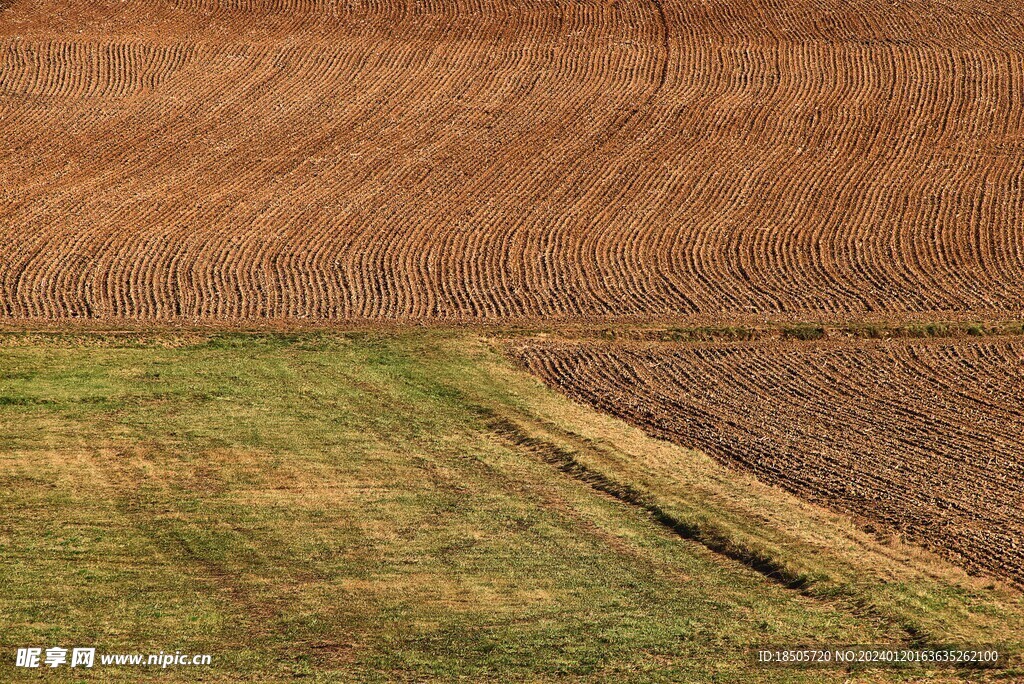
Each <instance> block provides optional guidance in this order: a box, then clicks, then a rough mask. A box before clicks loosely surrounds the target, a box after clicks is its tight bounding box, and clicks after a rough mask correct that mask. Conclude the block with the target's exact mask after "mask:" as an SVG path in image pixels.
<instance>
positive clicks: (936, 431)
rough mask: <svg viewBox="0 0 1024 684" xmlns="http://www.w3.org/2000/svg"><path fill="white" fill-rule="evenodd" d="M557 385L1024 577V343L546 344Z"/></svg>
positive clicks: (948, 550)
mask: <svg viewBox="0 0 1024 684" xmlns="http://www.w3.org/2000/svg"><path fill="white" fill-rule="evenodd" d="M515 355H516V356H517V357H518V358H519V359H520V361H521V362H522V363H523V364H524V365H525V366H526V367H528V368H529V369H530V370H532V371H534V372H536V373H538V374H539V375H540V376H541V377H543V378H544V379H545V380H546V381H547V382H548V383H550V384H552V385H554V386H555V387H558V388H559V389H561V390H562V391H564V392H566V393H567V394H569V395H571V396H573V397H575V398H578V399H581V400H583V401H585V402H588V403H590V404H592V405H594V406H596V407H598V408H600V409H602V410H604V411H608V412H610V413H613V414H615V415H618V416H620V417H622V418H624V419H626V420H627V421H629V422H631V423H634V424H635V425H638V426H640V427H642V428H643V429H644V430H646V431H648V432H649V433H651V434H653V435H656V436H659V437H663V438H666V439H669V440H672V441H675V442H679V443H681V444H684V445H687V446H692V447H699V448H701V449H703V450H705V451H706V452H708V453H709V454H711V455H713V456H715V457H716V458H718V459H720V460H721V461H724V462H726V463H728V464H731V465H734V466H736V467H739V468H744V469H749V470H751V471H753V472H754V473H755V474H756V475H757V476H758V477H759V478H761V479H764V480H767V481H769V482H774V483H777V484H779V485H781V486H783V487H785V488H786V489H789V490H791V491H793V492H796V493H798V494H799V495H801V496H803V497H806V498H808V499H810V500H812V501H815V502H819V503H822V504H825V505H826V506H831V507H833V508H836V509H838V510H840V511H843V512H849V513H853V514H855V515H859V516H863V517H864V518H866V519H868V520H870V521H874V522H876V523H880V524H881V526H882V528H883V529H887V530H892V531H897V532H899V533H902V534H903V535H904V536H906V537H907V538H910V539H912V540H915V541H918V542H921V543H923V544H924V545H925V546H928V547H930V548H932V549H934V550H937V551H939V552H940V553H943V554H944V555H946V556H947V557H950V558H952V559H953V560H955V561H957V562H959V563H961V564H963V565H964V566H966V567H968V568H969V569H973V570H976V571H984V572H989V573H994V574H997V575H1001V576H1003V577H1005V578H1009V579H1011V580H1013V581H1015V582H1017V583H1024V517H1022V516H1021V510H1022V507H1024V458H1022V456H1024V342H1021V341H1020V340H1019V339H1018V340H1012V341H1006V340H1000V341H989V340H985V341H962V340H961V341H949V340H932V341H915V342H907V341H886V342H867V341H858V342H848V341H842V342H821V343H773V344H741V345H732V346H729V345H718V346H715V347H711V346H701V345H671V344H661V345H657V344H655V345H639V344H633V345H628V344H600V343H589V344H580V343H542V344H539V345H533V346H524V347H521V348H519V349H517V350H516V351H515Z"/></svg>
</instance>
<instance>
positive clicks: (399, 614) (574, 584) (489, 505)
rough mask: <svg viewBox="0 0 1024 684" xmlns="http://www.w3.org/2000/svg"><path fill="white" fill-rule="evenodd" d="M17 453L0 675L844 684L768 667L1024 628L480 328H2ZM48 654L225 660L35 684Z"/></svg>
mask: <svg viewBox="0 0 1024 684" xmlns="http://www.w3.org/2000/svg"><path fill="white" fill-rule="evenodd" d="M0 459H2V469H0V478H2V486H0V497H2V505H0V562H2V565H3V579H4V581H3V583H2V584H0V615H2V616H3V626H4V628H3V631H2V632H0V641H2V652H3V660H2V662H0V681H9V680H20V679H30V678H31V679H37V678H41V679H54V680H56V679H60V680H63V681H68V680H94V681H139V680H144V679H150V678H153V679H160V680H168V681H196V680H202V681H286V680H292V679H294V678H304V679H305V681H314V682H321V681H323V682H335V681H337V682H348V681H434V680H437V681H450V680H460V681H595V682H596V681H601V682H604V681H614V682H620V681H621V682H629V681H636V682H641V681H642V682H677V681H682V682H687V681H823V680H833V681H846V680H847V678H848V677H849V676H850V673H848V672H845V671H838V670H812V671H805V670H795V669H793V670H790V669H767V668H764V667H761V666H758V665H756V664H755V663H754V661H753V657H752V654H751V652H750V649H751V648H754V647H757V646H759V645H765V644H778V645H788V644H826V643H842V644H859V643H862V644H870V643H879V644H901V643H942V642H944V641H955V642H958V643H995V642H1001V643H1014V644H1017V643H1019V642H1020V641H1021V636H1020V635H1022V634H1024V617H1022V616H1024V604H1022V603H1021V601H1020V598H1019V595H1018V594H1017V593H1016V592H1013V591H1011V590H1010V589H1007V588H1005V587H1001V586H998V585H996V584H991V583H990V582H989V581H988V580H980V579H975V578H969V577H967V576H965V575H963V574H962V573H960V572H959V571H957V570H956V569H955V568H952V567H948V566H946V565H944V564H943V563H942V562H941V561H939V560H937V559H935V558H933V557H930V556H928V555H926V554H924V553H922V552H918V551H915V550H914V549H909V548H905V547H903V546H901V545H900V544H899V542H897V541H895V540H882V539H876V538H874V537H872V536H869V535H867V534H866V533H863V532H861V531H859V530H858V529H857V528H856V527H855V526H854V525H853V524H852V523H850V522H849V521H847V520H844V519H842V518H840V517H838V516H834V515H832V514H828V513H825V512H824V511H820V510H818V509H815V508H813V507H810V506H807V505H805V504H802V503H801V502H799V501H797V500H796V499H794V498H792V497H790V496H788V495H786V494H784V493H782V492H781V491H778V490H774V489H771V488H769V487H766V486H763V485H761V484H759V483H757V482H756V481H755V480H752V479H751V478H749V477H747V476H743V475H739V474H736V473H732V472H730V471H727V470H725V469H723V468H721V467H719V466H717V465H716V464H715V463H713V462H712V461H710V459H708V458H707V457H705V456H703V455H701V454H699V453H695V452H691V451H687V450H685V449H681V448H679V447H675V446H672V445H669V444H666V443H663V442H658V441H656V440H653V439H649V438H647V437H645V436H644V435H642V434H641V433H640V432H639V431H637V430H634V429H633V428H630V427H628V426H626V425H625V424H623V423H620V422H618V421H615V420H613V419H611V418H609V417H607V416H602V415H598V414H596V413H594V412H593V411H590V410H589V409H586V408H584V407H581V406H576V405H573V404H572V403H571V402H569V401H568V400H567V399H565V398H563V397H561V396H558V395H556V394H554V393H552V392H550V391H548V390H547V389H545V388H544V387H543V386H542V385H541V384H540V383H539V382H538V381H536V380H535V379H533V378H532V377H529V376H527V375H525V374H522V373H520V372H519V371H517V370H515V369H514V368H513V367H512V366H511V365H510V364H509V363H508V362H507V361H506V360H505V359H504V357H503V356H502V355H501V354H500V349H499V343H498V342H496V341H493V340H489V339H487V338H485V337H482V336H481V335H479V334H476V333H468V332H464V333H458V332H445V331H424V332H400V331H399V332H393V333H384V332H376V333H374V332H350V333H338V334H331V335H327V334H301V335H270V334H267V335H240V334H239V335H232V334H217V335H214V334H202V333H195V334H177V335H172V334H159V333H152V334H141V333H139V334H123V335H114V334H106V335H104V334H82V335H77V336H73V335H57V334H52V335H47V334H35V335H23V334H7V335H4V336H2V338H0ZM609 483H611V484H609ZM620 486H621V487H627V488H628V490H629V492H631V493H632V494H635V495H636V497H635V498H638V500H639V501H640V503H639V504H638V503H637V501H633V502H630V501H627V500H625V499H624V498H623V497H622V496H615V495H614V494H615V492H616V491H617V490H616V489H615V488H616V487H620ZM608 492H611V494H610V493H608ZM645 506H646V507H645ZM654 506H656V507H657V510H660V511H662V512H663V513H664V515H663V518H665V519H671V520H672V521H674V522H676V523H679V524H680V525H683V527H685V529H686V530H688V533H687V535H686V536H688V537H690V538H683V537H681V536H680V535H679V534H676V533H674V532H673V531H672V530H671V529H669V527H668V526H666V524H664V523H665V520H664V519H663V520H661V522H659V521H658V520H657V519H655V516H653V515H652V514H651V512H650V511H651V508H652V507H654ZM755 561H756V562H755ZM752 565H757V566H758V567H760V568H761V572H759V571H757V570H755V569H752V567H750V566H752ZM765 567H770V568H772V570H770V571H769V574H775V575H776V578H774V579H773V578H769V577H766V576H765V574H763V572H765ZM780 579H781V580H782V581H779V580H780ZM787 583H788V584H789V585H790V586H786V584H787ZM793 587H799V588H793ZM27 646H38V647H43V648H46V647H49V646H63V647H65V648H71V647H75V646H95V647H96V648H97V649H98V651H100V652H109V653H143V654H148V653H158V652H160V651H168V652H173V651H175V650H181V651H183V652H186V653H190V654H192V653H197V654H211V655H212V656H213V664H212V665H211V666H209V667H197V668H189V667H184V666H182V667H177V668H174V667H172V668H168V669H167V670H160V669H159V668H153V667H149V668H147V667H129V666H124V667H113V666H110V667H99V666H97V667H95V668H93V669H91V670H83V669H80V668H79V669H76V670H74V671H72V670H69V669H67V668H61V669H60V670H59V671H57V670H55V671H53V672H43V671H42V670H32V669H25V668H15V667H14V653H15V649H16V648H18V647H27ZM932 674H933V675H934V677H935V679H934V680H935V681H941V680H943V679H956V678H959V677H961V676H966V675H964V673H958V672H956V671H954V670H941V671H938V672H937V673H932ZM1011 674H1012V673H1011ZM1018 674H1019V673H1018ZM72 675H74V676H73V677H72ZM921 675H922V672H920V671H910V672H901V671H892V670H863V671H854V673H853V677H854V679H864V680H868V681H887V680H890V679H894V680H898V679H905V678H913V677H917V676H921ZM995 676H1010V675H1009V674H1006V673H1003V675H998V674H997V675H995Z"/></svg>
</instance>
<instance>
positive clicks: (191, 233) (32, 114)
mask: <svg viewBox="0 0 1024 684" xmlns="http://www.w3.org/2000/svg"><path fill="white" fill-rule="evenodd" d="M1022 47H1024V6H1022V5H1020V4H1019V3H1011V2H1006V1H994V0H969V1H967V2H956V3H953V2H946V1H945V0H908V1H907V2H902V3H895V4H894V3H891V2H889V1H888V0H884V1H883V0H858V1H857V2H845V1H843V2H839V1H831V0H824V1H823V0H813V1H812V0H795V1H793V2H786V3H775V2H769V1H768V0H728V1H725V0H710V1H709V0H629V1H623V0H580V1H572V2H568V1H563V0H551V1H545V2H537V1H534V0H527V1H526V2H511V1H509V0H482V2H476V1H472V2H471V1H469V0H451V1H450V2H436V1H433V0H426V1H424V2H390V1H384V2H363V1H362V0H351V1H350V0H145V1H143V0H14V1H13V2H7V1H6V0H5V1H4V2H3V3H2V4H0V143H2V144H0V318H6V319H8V320H16V319H18V320H21V319H26V318H36V319H51V320H54V319H69V318H72V317H78V318H82V317H84V318H95V317H102V318H105V319H124V318H128V319H132V318H135V319H146V320H154V321H160V320H176V319H181V318H199V319H207V320H228V319H233V320H250V321H252V320H260V319H262V320H268V319H270V320H283V319H293V320H332V321H346V320H378V321H380V320H393V321H401V320H408V319H412V318H417V319H428V320H446V321H459V320H483V321H488V320H509V319H516V318H520V317H553V318H565V319H574V318H578V317H608V318H614V317H636V318H639V319H648V318H652V317H670V316H678V315H689V314H692V315H704V316H710V317H712V318H719V317H721V318H729V317H736V316H743V315H750V314H765V315H775V314H782V315H786V314H791V315H796V316H804V317H808V316H810V317H813V316H816V315H822V316H825V315H828V316H839V317H843V316H858V315H862V314H884V315H889V316H891V317H894V318H899V317H901V316H904V315H909V314H913V313H914V312H922V311H928V312H947V313H950V314H957V313H963V312H971V313H974V314H977V315H979V316H982V315H984V316H986V317H989V316H992V315H996V316H998V315H1000V314H1005V313H1006V312H1019V311H1021V310H1022V309H1024V191H1022V187H1021V179H1022V178H1024V136H1022V131H1024V118H1022V117H1024V105H1022V103H1021V99H1020V97H1019V94H1020V92H1022V90H1024V50H1022ZM805 314H806V315H805Z"/></svg>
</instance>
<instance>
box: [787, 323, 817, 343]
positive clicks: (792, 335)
mask: <svg viewBox="0 0 1024 684" xmlns="http://www.w3.org/2000/svg"><path fill="white" fill-rule="evenodd" d="M823 337H825V328H823V327H821V326H820V325H811V324H806V323H801V324H799V325H793V326H788V327H785V328H783V329H782V338H783V339H787V340H805V341H809V340H820V339H822V338H823Z"/></svg>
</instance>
